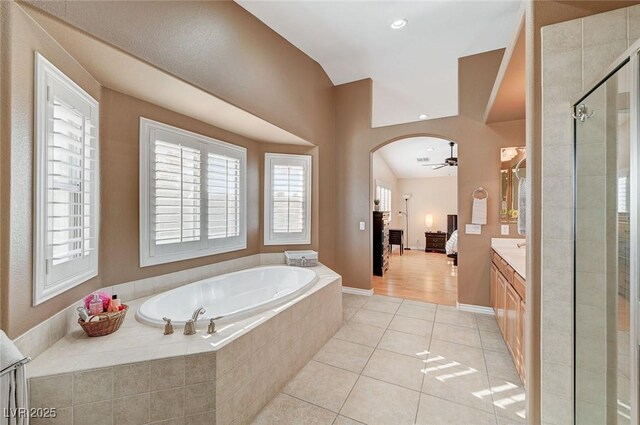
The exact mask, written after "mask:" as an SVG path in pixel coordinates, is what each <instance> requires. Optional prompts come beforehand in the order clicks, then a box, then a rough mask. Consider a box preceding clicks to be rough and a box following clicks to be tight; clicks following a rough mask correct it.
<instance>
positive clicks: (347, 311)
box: [342, 305, 358, 322]
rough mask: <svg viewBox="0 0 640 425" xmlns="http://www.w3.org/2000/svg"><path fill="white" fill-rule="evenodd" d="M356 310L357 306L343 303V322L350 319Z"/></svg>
mask: <svg viewBox="0 0 640 425" xmlns="http://www.w3.org/2000/svg"><path fill="white" fill-rule="evenodd" d="M356 311H358V307H351V306H348V305H343V306H342V320H344V321H345V322H346V321H347V320H349V319H351V318H352V317H353V315H354V314H356Z"/></svg>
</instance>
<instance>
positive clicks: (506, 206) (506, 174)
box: [500, 146, 527, 223]
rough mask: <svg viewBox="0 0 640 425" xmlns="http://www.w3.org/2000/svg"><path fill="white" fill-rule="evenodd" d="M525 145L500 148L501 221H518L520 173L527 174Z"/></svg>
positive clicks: (524, 175)
mask: <svg viewBox="0 0 640 425" xmlns="http://www.w3.org/2000/svg"><path fill="white" fill-rule="evenodd" d="M524 157H525V148H524V146H517V147H511V148H502V149H500V223H516V222H517V221H518V193H519V191H518V177H517V176H516V166H518V164H520V166H519V167H518V175H519V176H520V177H521V178H523V177H526V176H527V164H526V161H522V162H521V160H522V159H524Z"/></svg>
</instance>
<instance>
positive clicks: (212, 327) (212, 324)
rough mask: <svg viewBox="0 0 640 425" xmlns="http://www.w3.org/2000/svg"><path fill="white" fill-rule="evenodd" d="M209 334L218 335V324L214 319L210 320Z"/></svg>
mask: <svg viewBox="0 0 640 425" xmlns="http://www.w3.org/2000/svg"><path fill="white" fill-rule="evenodd" d="M207 333H208V334H209V335H212V334H214V333H216V322H214V319H213V318H212V319H210V320H209V327H208V328H207Z"/></svg>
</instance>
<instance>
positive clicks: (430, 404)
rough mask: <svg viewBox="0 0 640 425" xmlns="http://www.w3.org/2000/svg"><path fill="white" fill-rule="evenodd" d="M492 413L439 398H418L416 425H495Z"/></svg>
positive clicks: (427, 396) (424, 396) (425, 396)
mask: <svg viewBox="0 0 640 425" xmlns="http://www.w3.org/2000/svg"><path fill="white" fill-rule="evenodd" d="M495 423H496V418H495V415H494V414H493V413H487V412H483V411H482V410H477V409H473V408H471V407H467V406H463V405H461V404H457V403H453V402H451V401H447V400H443V399H441V398H437V397H432V396H429V395H426V394H423V395H422V396H421V397H420V407H419V408H418V417H417V421H416V424H417V425H495Z"/></svg>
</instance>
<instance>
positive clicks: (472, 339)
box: [431, 322, 482, 348]
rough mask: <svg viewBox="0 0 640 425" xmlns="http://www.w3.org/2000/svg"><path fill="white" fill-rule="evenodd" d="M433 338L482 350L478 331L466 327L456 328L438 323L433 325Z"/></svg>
mask: <svg viewBox="0 0 640 425" xmlns="http://www.w3.org/2000/svg"><path fill="white" fill-rule="evenodd" d="M431 338H433V339H439V340H441V341H449V342H455V343H456V344H462V345H469V346H471V347H477V348H482V342H481V341H480V333H479V332H478V330H477V329H473V328H466V327H464V326H454V325H449V324H447V323H441V322H436V323H434V324H433V333H432V334H431Z"/></svg>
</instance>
